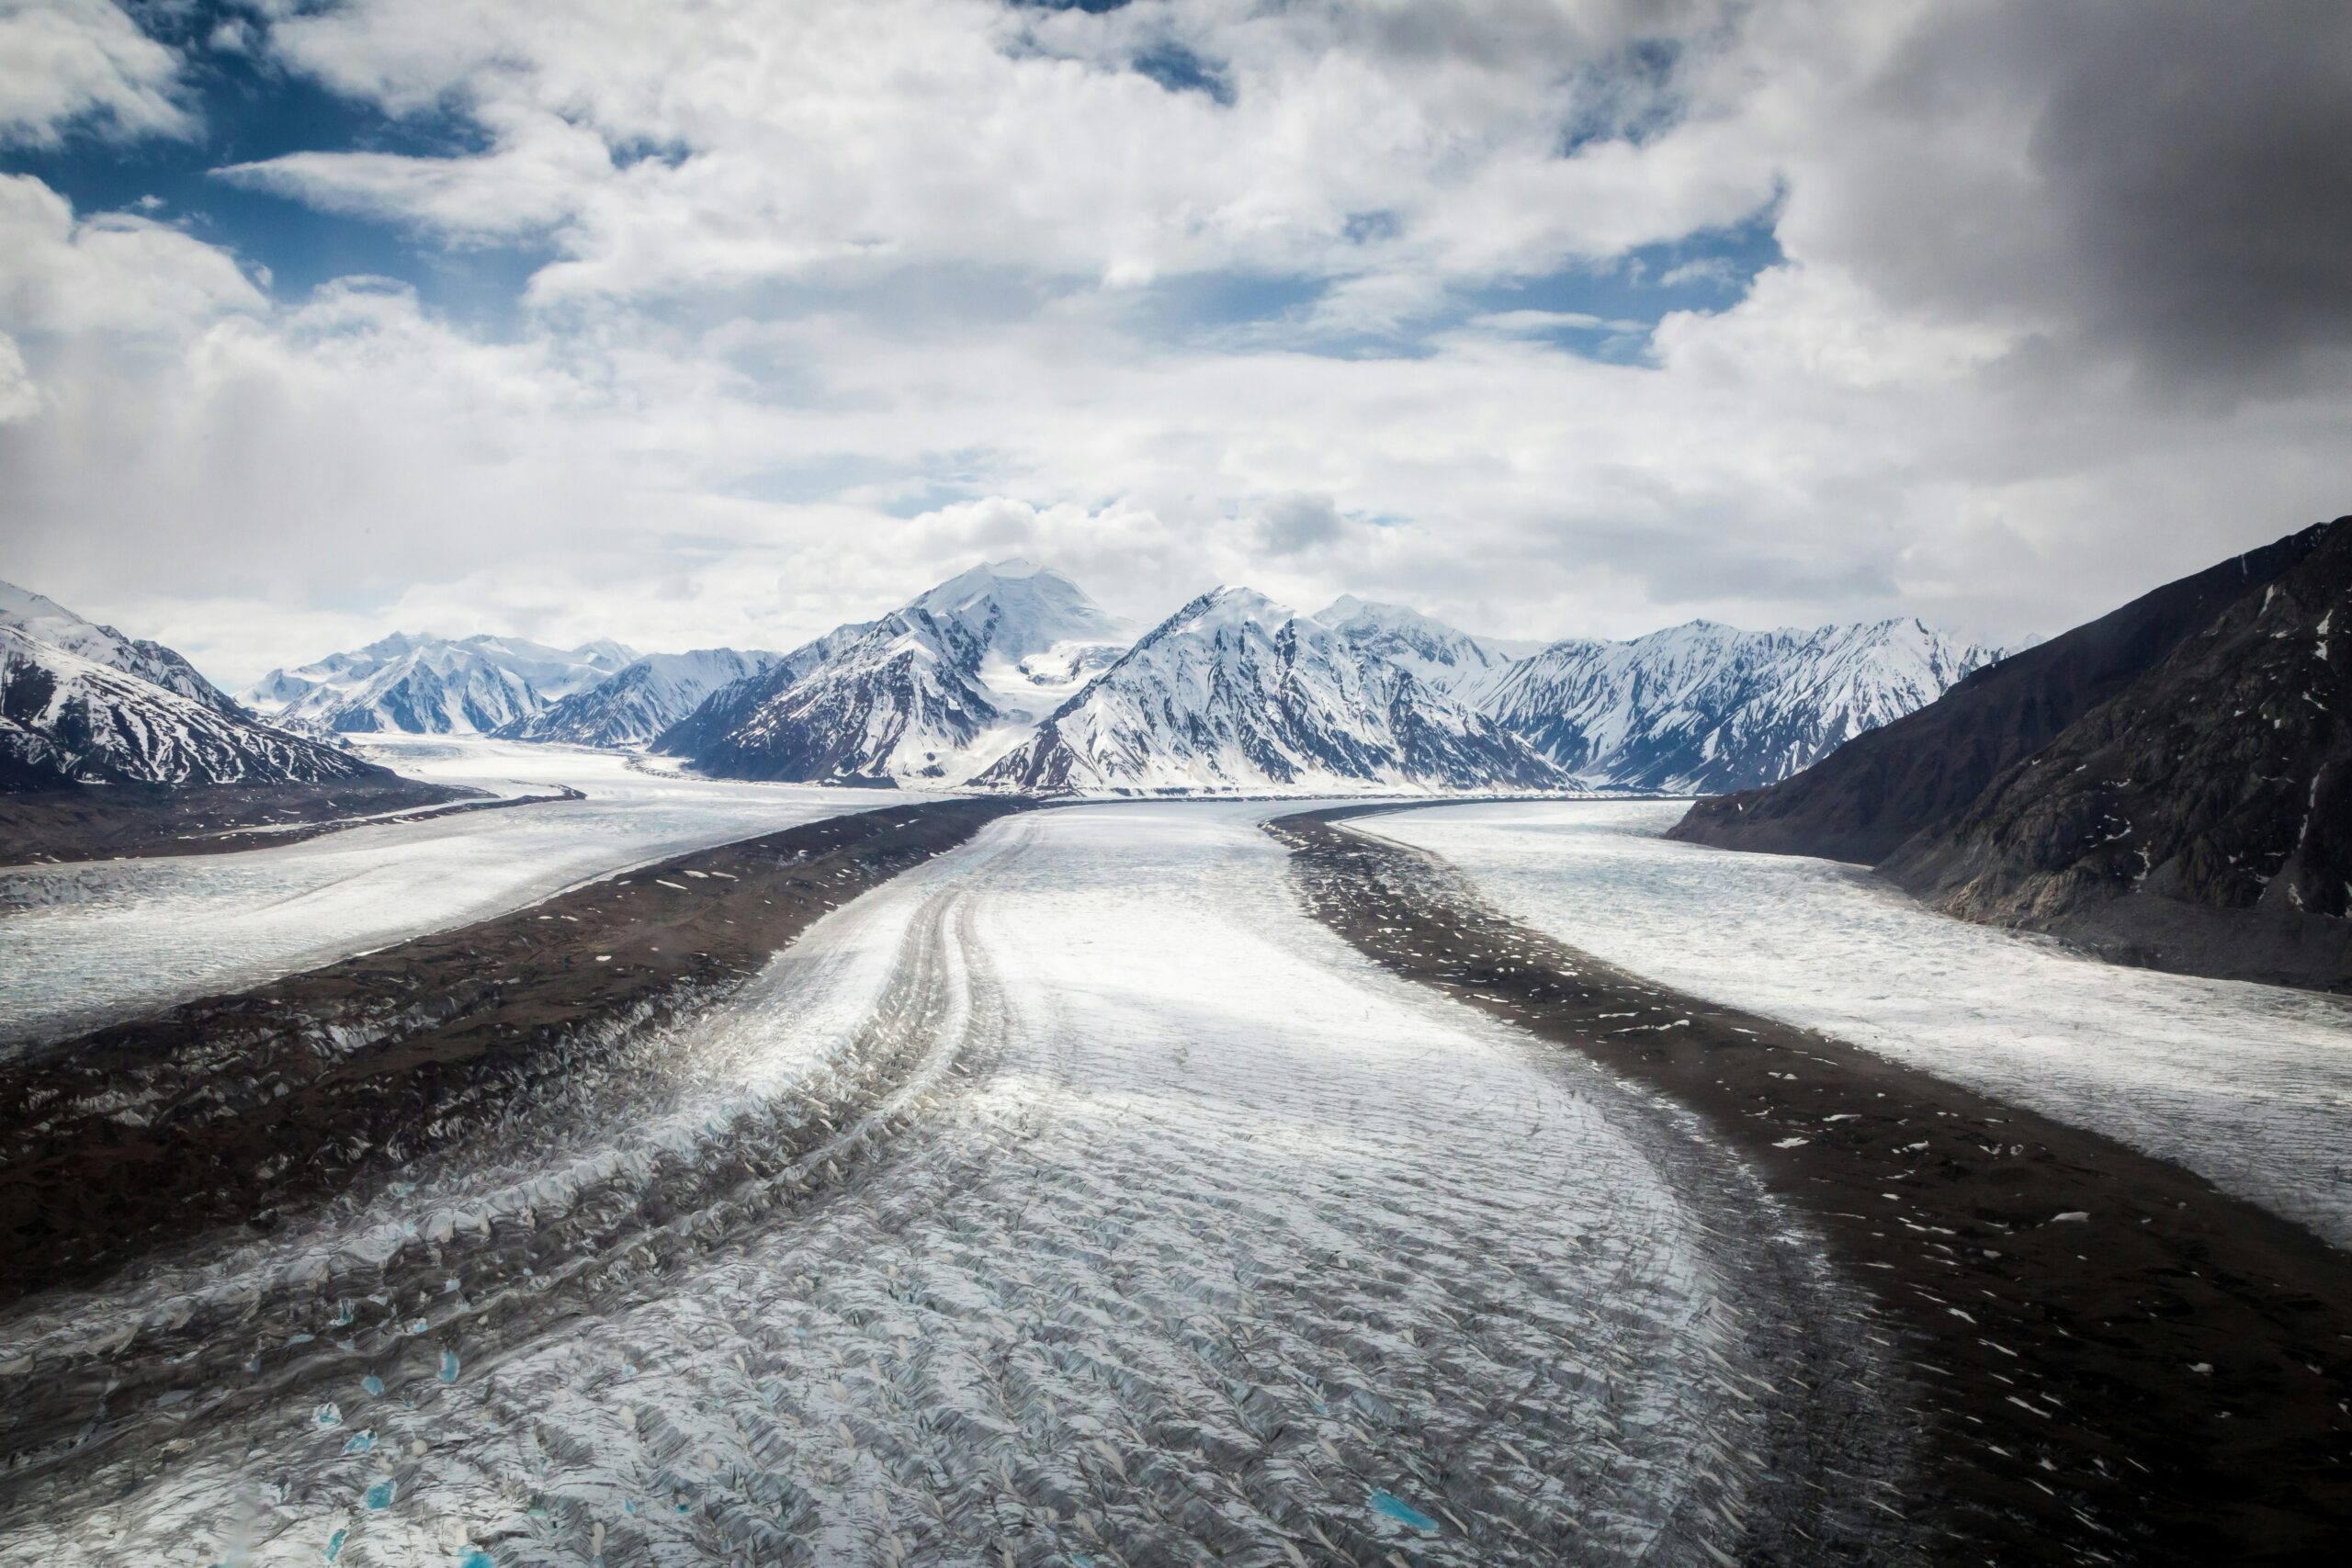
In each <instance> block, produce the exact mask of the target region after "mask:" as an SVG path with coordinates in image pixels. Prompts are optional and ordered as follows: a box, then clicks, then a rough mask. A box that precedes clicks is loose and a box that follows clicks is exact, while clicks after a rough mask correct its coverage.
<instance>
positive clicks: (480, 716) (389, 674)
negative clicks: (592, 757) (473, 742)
mask: <svg viewBox="0 0 2352 1568" xmlns="http://www.w3.org/2000/svg"><path fill="white" fill-rule="evenodd" d="M635 658H636V655H635V654H634V653H633V652H632V651H631V650H630V649H628V647H626V646H625V645H623V644H621V643H617V642H611V641H602V642H592V643H585V644H582V646H581V647H579V648H574V649H561V648H550V647H548V645H546V644H545V643H537V642H533V641H531V640H529V639H528V638H526V637H492V636H486V635H478V636H474V637H460V638H455V639H452V638H447V637H417V636H414V635H412V634H410V633H406V632H394V633H393V634H392V635H391V636H390V637H381V638H379V639H378V640H377V641H375V642H372V643H369V644H368V646H367V647H366V648H363V649H357V650H356V651H353V652H347V653H331V654H329V655H327V656H326V657H325V658H324V659H321V660H317V661H315V662H313V663H310V664H305V665H303V666H302V667H301V668H300V669H298V670H290V671H288V670H273V671H270V672H269V673H268V674H266V675H265V676H263V677H262V678H261V679H260V680H259V681H256V682H254V684H253V685H251V686H249V687H247V688H246V689H245V691H244V692H243V694H241V695H242V696H243V700H244V701H245V702H246V703H247V704H249V705H252V706H253V707H254V708H257V709H259V710H261V711H262V712H265V713H272V714H275V715H277V716H280V717H282V718H286V719H288V720H298V719H299V720H306V721H309V722H312V723H316V724H321V725H323V726H325V727H326V728H330V729H336V730H343V731H346V732H357V733H366V732H371V731H377V730H404V731H407V732H409V733H412V734H428V735H446V734H451V733H457V734H467V733H472V732H477V731H480V732H488V731H490V730H494V729H501V728H506V727H508V726H511V725H514V724H516V723H518V722H520V721H522V720H525V719H527V718H530V717H532V716H535V715H536V714H537V713H538V712H539V711H540V710H541V709H542V708H544V707H546V706H547V705H548V704H550V703H553V702H558V701H560V700H561V699H563V698H565V697H569V696H571V695H572V694H575V693H579V692H582V691H585V690H587V689H588V688H589V687H591V686H594V685H595V684H597V683H598V682H601V681H604V680H605V678H607V677H608V676H611V675H613V674H616V673H617V672H618V671H620V670H621V669H622V668H623V667H624V666H626V665H628V663H629V662H630V661H631V660H633V659H635Z"/></svg>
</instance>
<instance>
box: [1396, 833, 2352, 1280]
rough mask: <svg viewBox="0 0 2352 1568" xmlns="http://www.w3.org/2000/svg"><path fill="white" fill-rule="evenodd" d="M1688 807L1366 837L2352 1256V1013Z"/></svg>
mask: <svg viewBox="0 0 2352 1568" xmlns="http://www.w3.org/2000/svg"><path fill="white" fill-rule="evenodd" d="M1681 811H1682V807H1680V806H1679V804H1674V803H1663V804H1661V803H1648V802H1643V803H1629V802H1557V803H1554V802H1531V803H1527V804H1525V805H1520V804H1510V805H1503V806H1458V807H1429V808H1415V809H1412V810H1409V811H1399V812H1396V813H1389V814H1384V815H1382V816H1380V817H1378V818H1372V819H1369V820H1363V821H1358V822H1354V823H1351V824H1350V826H1351V828H1352V829H1355V830H1357V831H1361V832H1369V833H1374V834H1377V835H1378V836H1380V837H1382V838H1386V839H1390V840H1395V841H1396V842H1398V843H1402V844H1407V845H1409V846H1412V847H1414V848H1417V849H1420V850H1425V851H1427V852H1430V853H1431V854H1435V855H1437V856H1439V857H1441V858H1442V859H1443V860H1444V861H1446V862H1447V863H1449V864H1451V865H1452V866H1453V867H1454V868H1455V869H1456V870H1458V871H1460V872H1461V873H1463V874H1464V875H1465V876H1467V877H1468V878H1469V879H1470V880H1471V882H1472V883H1473V885H1474V886H1476V887H1477V889H1478V890H1479V892H1480V893H1481V894H1482V895H1483V896H1484V897H1486V898H1487V900H1488V901H1489V902H1490V903H1492V904H1493V905H1494V906H1495V907H1496V908H1498V910H1500V911H1501V912H1502V913H1504V914H1506V915H1509V916H1511V917H1512V918H1514V919H1519V920H1521V921H1522V922H1524V923H1525V924H1527V925H1530V926H1532V927H1534V928H1535V929H1537V930H1539V931H1544V933H1546V934H1547V935H1550V936H1553V937H1555V938H1556V939H1558V940H1559V941H1561V942H1566V943H1568V944H1570V945H1571V946H1574V947H1578V948H1582V949H1583V950H1584V951H1586V952H1588V953H1592V954H1593V955H1595V956H1596V957H1599V958H1601V959H1603V960H1605V961H1607V962H1609V963H1611V964H1617V965H1619V966H1620V967H1622V968H1624V969H1627V970H1630V971H1632V972H1633V973H1634V974H1636V975H1642V976H1647V977H1649V978H1651V979H1655V980H1657V981H1660V982H1662V983H1664V984H1666V985H1669V986H1672V987H1676V988H1677V989H1679V990H1682V991H1687V992H1690V993H1691V994H1693V995H1696V996H1700V997H1704V998H1710V999H1712V1000H1715V1001H1720V1002H1724V1003H1726V1004H1728V1005H1730V1006H1734V1007H1737V1008H1741V1009H1743V1010H1747V1011H1750V1012H1757V1013H1762V1014H1765V1015H1766V1016H1768V1017H1771V1018H1776V1019H1780V1020H1782V1021H1787V1022H1790V1023H1796V1024H1801V1025H1804V1026H1807V1027H1810V1028H1814V1029H1818V1030H1820V1031H1822V1032H1825V1033H1827V1034H1832V1035H1836V1036H1838V1038H1840V1039H1843V1040H1847V1041H1850V1042H1852V1043H1856V1044H1859V1045H1862V1046H1865V1047H1867V1048H1868V1049H1870V1050H1872V1051H1876V1052H1878V1053H1880V1054H1882V1055H1886V1056H1889V1057H1891V1058H1893V1059H1894V1060H1896V1061H1899V1062H1904V1063H1906V1064H1908V1065H1910V1066H1917V1067H1921V1068H1924V1069H1926V1070H1927V1071H1928V1072H1930V1073H1934V1074H1937V1075H1939V1076H1940V1077H1945V1078H1947V1079H1950V1080H1951V1081H1953V1082H1957V1083H1960V1084H1963V1085H1965V1086H1967V1087H1969V1088H1972V1089H1980V1090H1982V1091H1984V1092H1985V1093H1988V1094H1990V1095H1993V1096H1995V1097H1996V1098H1998V1099H2004V1100H2013V1101H2015V1102H2016V1103H2018V1104H2021V1105H2025V1106H2030V1107H2031V1108H2032V1109H2034V1110H2036V1111H2041V1112H2042V1113H2044V1114H2045V1115H2049V1116H2052V1117H2055V1118H2056V1119H2058V1120H2060V1121H2062V1122H2071V1123H2072V1124H2074V1125H2075V1126H2078V1127H2083V1128H2086V1129H2089V1130H2090V1131H2093V1132H2098V1133H2102V1134H2106V1135H2108V1136H2109V1137H2112V1138H2114V1139H2116V1140H2117V1141H2119V1142H2120V1143H2124V1144H2127V1145H2131V1147H2133V1148H2136V1149H2139V1150H2140V1151H2142V1152H2143V1153H2145V1154H2150V1155H2154V1156H2157V1157H2159V1158H2162V1159H2168V1160H2172V1161H2174V1162H2176V1163H2177V1164H2180V1165H2183V1166H2186V1167H2187V1168H2189V1169H2191V1170H2194V1171H2196V1172H2198V1173H2199V1174H2200V1175H2202V1176H2205V1177H2206V1178H2208V1179H2211V1181H2213V1182H2214V1184H2215V1185H2217V1186H2219V1187H2221V1188H2222V1190H2225V1191H2229V1192H2232V1193H2234V1194H2236V1195H2237V1196H2240V1197H2243V1198H2246V1199H2249V1200H2251V1201H2254V1202H2256V1203H2260V1204H2262V1205H2263V1206H2265V1207H2267V1208H2268V1209H2270V1210H2271V1211H2272V1212H2274V1213H2278V1214H2281V1215H2284V1216H2285V1217H2287V1218H2289V1219H2290V1220H2294V1221H2296V1222H2298V1223H2300V1224H2304V1225H2307V1226H2309V1227H2310V1228H2311V1229H2312V1230H2313V1231H2315V1232H2317V1233H2318V1234H2319V1235H2322V1236H2324V1237H2326V1238H2327V1239H2328V1240H2330V1241H2332V1242H2334V1243H2335V1245H2336V1246H2338V1247H2352V1189H2347V1188H2346V1185H2345V1182H2344V1180H2343V1177H2342V1173H2343V1172H2344V1171H2345V1170H2346V1169H2352V1000H2346V998H2339V997H2329V996H2324V995H2320V994H2318V993H2314V992H2307V991H2298V990H2291V989H2287V988H2284V987H2269V986H2256V985H2245V984H2239V983H2233V982H2229V981H2218V980H2199V979H2191V978H2187V977H2184V976H2174V975H2166V974H2162V973H2159V972H2157V971H2154V970H2148V969H2131V968H2125V967H2121V966H2120V965H2117V964H2108V963H2105V962H2102V961H2099V960H2097V959H2093V958H2089V957H2086V956H2083V955H2080V954H2078V953H2073V952H2070V951H2068V950H2067V949H2065V948H2064V947H2062V946H2061V945H2059V944H2058V943H2056V942H2052V941H2051V940H2049V939H2047V938H2041V937H2035V936H2030V935H2025V934H2020V933H2014V932H2010V931H2001V930H1997V929H1994V928H1990V927H1985V926H1979V925H1973V924H1970V923H1968V922H1965V921H1962V920H1958V919H1953V918H1951V916H1948V915H1944V914H1941V913H1939V912H1938V911H1935V910H1933V909H1930V908H1927V907H1926V906H1924V905H1922V904H1919V903H1917V901H1915V900H1914V899H1912V898H1911V897H1909V896H1907V895H1905V894H1904V893H1902V892H1901V891H1899V890H1898V889H1896V888H1894V886H1891V885H1889V884H1887V883H1885V882H1883V881H1881V880H1880V879H1878V878H1876V877H1874V876H1872V875H1871V874H1870V873H1869V872H1867V871H1865V870H1863V869H1862V868H1860V867H1859V866H1851V865H1846V864H1843V863H1838V862H1833V861H1820V860H1808V859H1804V858H1802V857H1798V856H1792V855H1758V854H1744V853H1740V852H1734V851H1723V850H1712V849H1704V848H1701V847H1699V846H1696V845H1690V844H1682V843H1678V842H1675V841H1672V840H1668V839H1666V838H1664V837H1662V836H1661V835H1663V834H1664V832H1665V831H1666V829H1668V828H1669V827H1671V826H1672V825H1673V824H1674V822H1675V821H1676V820H1677V819H1678V818H1679V816H1680V815H1681Z"/></svg>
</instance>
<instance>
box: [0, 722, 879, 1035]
mask: <svg viewBox="0 0 2352 1568" xmlns="http://www.w3.org/2000/svg"><path fill="white" fill-rule="evenodd" d="M368 756H369V757H370V759H371V760H373V761H381V762H383V763H385V764H386V765H387V766H390V767H392V768H394V769H396V770H398V771H399V772H401V773H406V774H408V775H409V776H410V777H413V778H421V779H426V780H429V781H431V782H434V783H436V784H470V785H472V786H474V787H475V788H478V789H486V790H489V791H491V792H492V793H493V794H496V795H537V794H548V793H551V791H552V789H553V787H554V786H557V785H564V786H568V787H571V788H573V789H577V790H580V791H582V793H584V794H585V795H587V796H588V798H587V799H585V800H579V801H564V802H560V803H551V804H548V805H543V806H522V807H502V808H500V809H497V810H492V811H471V812H464V813H461V814H458V815H456V816H451V817H442V818H434V819H432V820H429V821H422V822H406V823H390V824H385V825H382V826H375V827H362V828H353V829H346V830H345V831H342V832H337V833H329V834H326V835H324V836H322V837H320V838H316V839H311V840H304V841H302V842H300V843H294V844H287V845H283V846H279V847H276V848H270V849H258V850H247V851H241V852H234V853H230V854H213V855H191V856H188V857H186V858H184V859H182V858H156V859H146V860H122V861H104V862H91V863H80V864H70V865H55V866H20V867H14V868H6V869H0V1046H5V1045H6V1044H7V1043H23V1042H26V1041H32V1040H41V1039H54V1038H57V1037H59V1036H62V1035H65V1034H70V1033H74V1032H78V1031H81V1030H85V1029H91V1028H96V1027H97V1026H98V1025H100V1024H102V1023H105V1022H107V1021H112V1020H115V1019H119V1018H122V1017H126V1016H130V1015H131V1014H135V1013H138V1012H142V1011H145V1010H149V1009H152V1008H155V1007H160V1006H164V1005H166V1004H168V1003H170V1002H173V1001H176V1000H181V999H185V998H188V997H192V996H201V995H205V994H207V993H210V992H216V991H221V990H231V989H236V988H239V987H246V986H253V985H258V984H260V983H261V982H262V981H264V980H267V979H269V978H271V977H272V976H277V975H284V974H289V973H292V972H295V971H297V970H301V969H308V968H311V967H313V966H315V965H317V964H326V963H332V962H334V960H336V959H339V958H344V957H347V956H349V955H350V954H352V953H361V952H365V951H367V950H368V949H370V948H374V947H380V946H382V945H383V944H385V943H386V942H397V941H400V940H401V939H403V938H406V937H411V936H415V935H418V934H420V933H422V932H425V931H439V930H444V929H446V928H447V927H450V926H455V925H462V924H464V923H466V922H467V921H469V920H476V919H486V918H488V917H489V916H492V915H495V914H501V913H503V912H505V911H506V910H509V909H514V908H519V907H521V906H522V905H525V904H527V903H531V902H533V901H535V900H537V899H539V898H543V897H548V895H550V894H553V893H556V892H560V890H562V889H563V888H566V887H569V886H573V885H575V884H577V883H581V882H583V881H587V880H590V879H592V878H594V877H598V876H604V875H608V874H612V873H614V872H617V871H621V870H624V869H626V868H628V867H629V866H632V865H639V864H642V863H645V862H648V861H653V860H661V859H664V858H666V857H668V856H670V855H674V854H683V853H684V852H687V851H689V850H695V849H700V848H704V847H706V846H708V845H711V844H718V843H725V842H727V841H728V840H733V839H741V838H748V837H751V836H752V835H753V834H757V833H765V832H774V831H776V830H778V829H784V828H789V827H792V826H794V825H795V824H797V823H801V822H809V821H814V820H815V819H817V818H821V817H834V816H839V815H841V814H842V813H844V812H852V811H863V810H870V809H872V808H874V807H880V806H886V805H888V804H890V803H891V801H892V800H893V798H894V796H893V795H891V794H890V793H889V792H887V791H875V792H870V793H868V792H854V791H848V790H828V789H818V788H813V787H799V786H791V785H780V784H728V783H719V782H716V781H710V780H704V779H695V778H687V777H682V776H680V775H678V774H676V773H652V772H641V771H639V770H637V769H633V768H631V767H630V766H629V765H628V759H627V758H625V757H623V756H621V755H620V754H618V753H616V752H609V751H586V750H571V749H568V748H562V747H551V746H527V745H516V744H511V743H507V742H503V741H494V740H485V739H475V738H471V737H448V736H435V737H415V738H406V737H401V738H386V739H383V740H382V741H381V742H379V743H375V744H371V745H370V746H369V747H368Z"/></svg>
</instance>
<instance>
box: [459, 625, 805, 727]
mask: <svg viewBox="0 0 2352 1568" xmlns="http://www.w3.org/2000/svg"><path fill="white" fill-rule="evenodd" d="M781 657H782V655H780V654H775V653H765V652H761V651H758V650H756V649H755V650H753V651H752V652H749V653H739V652H737V651H736V650H735V649H731V648H698V649H695V650H694V651H692V652H691V653H649V654H647V655H646V656H645V657H644V658H642V659H640V660H637V661H636V662H635V663H633V664H630V665H628V667H627V668H625V669H623V670H621V671H619V672H618V673H616V674H613V675H609V676H607V677H605V679H604V680H602V681H600V682H597V683H596V684H594V685H593V686H591V687H589V688H588V689H587V690H586V691H584V692H575V693H573V694H571V696H568V697H565V698H563V699H562V700H561V701H560V702H556V703H553V704H550V705H548V706H547V707H544V708H541V709H540V710H539V711H538V712H537V713H535V714H532V715H531V716H528V717H526V718H522V719H518V720H516V721H515V722H514V723H512V724H510V725H508V726H507V727H506V728H503V729H502V730H500V731H499V732H498V733H499V734H500V735H501V736H502V737H503V738H505V739H512V740H545V741H562V742H568V743H570V744H571V745H574V746H644V745H648V744H650V742H651V741H652V740H653V739H654V738H655V737H657V736H659V735H661V734H662V731H664V730H666V729H668V728H670V727H671V726H672V725H673V724H675V723H677V722H678V721H679V720H680V719H682V718H684V717H685V716H687V715H688V714H690V713H692V712H694V711H695V709H696V708H698V707H700V706H701V705H703V703H704V702H705V701H707V699H708V698H709V696H710V694H712V693H713V692H716V691H718V689H719V688H721V687H722V686H728V685H731V684H733V683H734V682H737V681H741V680H745V679H747V678H749V677H751V676H753V675H758V674H761V673H763V672H764V671H768V670H772V669H774V668H775V665H776V662H777V660H779V659H780V658H781Z"/></svg>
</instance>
